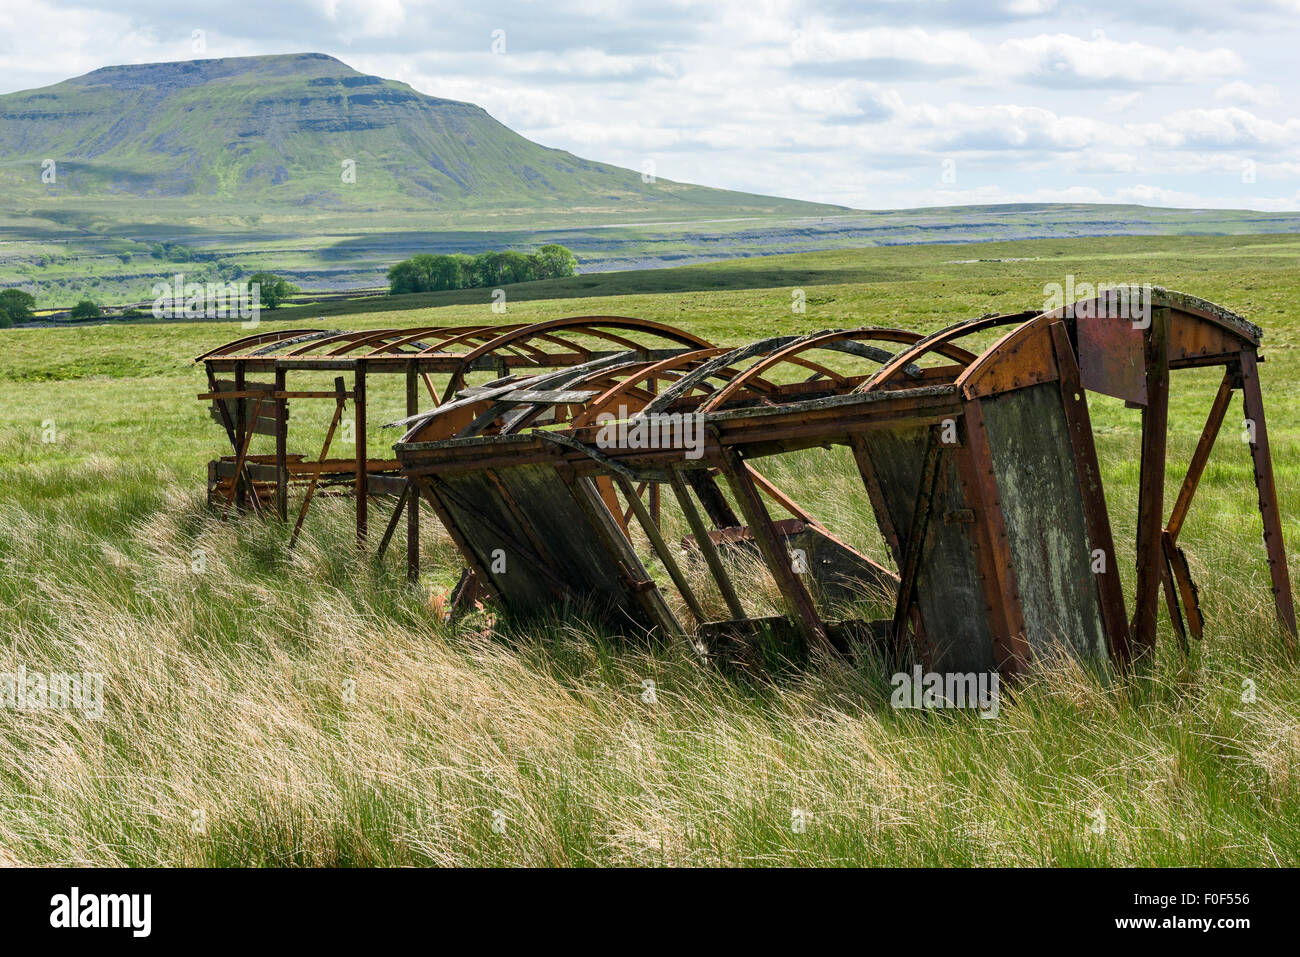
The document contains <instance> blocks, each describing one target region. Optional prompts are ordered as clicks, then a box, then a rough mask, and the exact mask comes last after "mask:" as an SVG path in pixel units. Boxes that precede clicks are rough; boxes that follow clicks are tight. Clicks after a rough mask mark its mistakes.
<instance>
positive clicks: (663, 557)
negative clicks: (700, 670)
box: [614, 475, 708, 625]
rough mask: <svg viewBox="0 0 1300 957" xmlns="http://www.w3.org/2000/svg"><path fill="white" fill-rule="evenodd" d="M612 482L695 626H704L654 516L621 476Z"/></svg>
mask: <svg viewBox="0 0 1300 957" xmlns="http://www.w3.org/2000/svg"><path fill="white" fill-rule="evenodd" d="M614 480H615V481H616V482H617V483H618V487H619V489H621V490H622V492H623V497H624V498H625V499H627V501H628V504H629V505H631V507H632V512H633V514H635V515H636V518H637V521H638V522H639V523H640V525H641V529H642V531H644V532H645V536H646V538H647V539H649V540H650V545H651V547H652V548H654V550H655V554H656V555H658V556H659V560H660V561H661V562H663V564H664V569H665V570H666V571H667V572H668V576H669V577H670V578H671V579H672V580H673V584H674V585H676V586H677V590H678V592H680V593H681V596H682V600H683V601H684V602H686V607H687V608H689V609H690V610H691V614H692V615H694V616H695V622H696V624H699V625H702V624H704V622H706V621H708V616H707V615H706V614H705V613H704V608H703V607H702V606H701V605H700V602H699V599H697V598H696V597H695V592H694V591H693V590H692V589H691V586H690V583H689V582H688V581H687V580H686V576H685V575H683V574H682V570H681V567H680V566H679V565H678V564H677V558H676V557H675V556H674V555H673V553H672V550H671V549H670V548H669V547H668V543H667V542H665V541H664V537H663V535H662V534H661V533H660V531H659V525H658V523H656V522H655V520H654V516H653V515H651V514H650V510H649V509H647V508H646V506H645V503H644V502H642V501H641V496H639V495H638V494H637V492H636V489H635V488H633V487H632V483H631V482H629V481H628V480H627V479H625V478H624V477H623V476H621V475H619V476H616V477H615V479H614Z"/></svg>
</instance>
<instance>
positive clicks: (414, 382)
mask: <svg viewBox="0 0 1300 957" xmlns="http://www.w3.org/2000/svg"><path fill="white" fill-rule="evenodd" d="M420 378H421V374H420V371H419V369H418V368H416V366H415V364H414V363H410V364H408V365H407V367H406V414H407V415H408V416H411V415H418V414H419V412H420ZM423 379H424V382H425V384H426V385H428V387H429V391H430V393H432V392H433V384H432V383H431V382H429V377H428V376H427V375H425V376H423ZM406 481H407V484H406V493H405V494H406V498H407V508H406V580H407V581H408V582H410V583H411V584H414V583H415V582H417V581H419V580H420V496H419V495H418V494H417V493H416V490H415V487H414V486H413V485H412V484H411V480H410V479H407V480H406Z"/></svg>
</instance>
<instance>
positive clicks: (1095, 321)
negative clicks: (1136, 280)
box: [1076, 315, 1147, 405]
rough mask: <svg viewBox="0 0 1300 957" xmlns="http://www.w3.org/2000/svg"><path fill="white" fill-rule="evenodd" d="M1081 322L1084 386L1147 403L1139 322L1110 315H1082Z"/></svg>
mask: <svg viewBox="0 0 1300 957" xmlns="http://www.w3.org/2000/svg"><path fill="white" fill-rule="evenodd" d="M1077 323H1078V324H1077V326H1076V328H1077V330H1078V339H1079V380H1080V382H1082V383H1083V387H1084V388H1085V389H1088V390H1089V391H1091V392H1100V393H1102V394H1103V395H1110V396H1114V397H1115V398H1117V399H1123V400H1124V401H1125V402H1132V403H1134V404H1136V405H1146V404H1147V375H1146V363H1145V361H1144V358H1143V356H1144V351H1143V339H1142V335H1143V331H1142V328H1141V327H1140V326H1139V324H1138V323H1135V322H1132V321H1131V320H1129V319H1127V318H1117V317H1114V316H1107V315H1101V316H1092V315H1088V316H1080V317H1079V318H1078V320H1077Z"/></svg>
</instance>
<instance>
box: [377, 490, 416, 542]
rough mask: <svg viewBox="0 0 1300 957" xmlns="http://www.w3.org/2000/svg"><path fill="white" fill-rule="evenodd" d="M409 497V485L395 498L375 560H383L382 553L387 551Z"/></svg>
mask: <svg viewBox="0 0 1300 957" xmlns="http://www.w3.org/2000/svg"><path fill="white" fill-rule="evenodd" d="M409 497H410V483H409V482H408V483H407V487H406V488H404V489H402V494H401V495H399V496H397V504H396V505H395V506H393V514H392V515H391V516H389V519H388V525H387V526H386V527H385V528H384V535H383V537H382V538H380V539H379V549H378V550H377V551H376V552H375V557H376V558H383V557H384V552H386V551H388V542H389V541H390V540H391V539H392V537H393V532H395V531H396V530H397V523H398V521H399V520H400V519H401V517H402V512H403V510H405V508H406V500H407V499H408V498H409Z"/></svg>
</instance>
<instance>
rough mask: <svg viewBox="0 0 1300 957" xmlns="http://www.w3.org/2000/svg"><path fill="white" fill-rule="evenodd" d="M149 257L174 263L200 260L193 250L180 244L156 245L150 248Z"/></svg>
mask: <svg viewBox="0 0 1300 957" xmlns="http://www.w3.org/2000/svg"><path fill="white" fill-rule="evenodd" d="M149 255H150V256H152V257H153V258H154V259H166V260H168V261H170V262H174V263H188V262H193V261H194V260H196V259H198V258H199V256H198V254H197V253H195V252H194V250H193V249H190V247H189V246H182V245H181V244H180V243H154V244H153V245H152V246H150V247H149Z"/></svg>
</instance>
